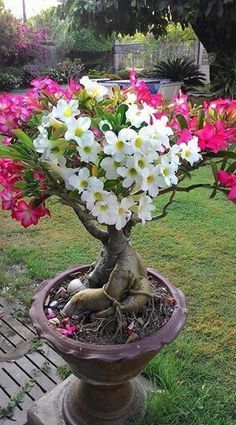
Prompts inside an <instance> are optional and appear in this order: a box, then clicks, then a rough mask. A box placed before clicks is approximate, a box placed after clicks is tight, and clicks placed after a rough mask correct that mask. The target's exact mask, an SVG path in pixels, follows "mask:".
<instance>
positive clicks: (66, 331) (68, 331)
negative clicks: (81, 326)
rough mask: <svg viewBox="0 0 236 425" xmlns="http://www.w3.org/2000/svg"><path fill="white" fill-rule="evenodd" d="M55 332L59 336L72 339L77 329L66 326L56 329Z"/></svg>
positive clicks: (69, 325) (72, 326) (73, 326)
mask: <svg viewBox="0 0 236 425" xmlns="http://www.w3.org/2000/svg"><path fill="white" fill-rule="evenodd" d="M56 330H57V331H58V332H59V333H60V334H61V335H64V336H68V337H72V336H73V335H74V334H75V332H76V331H77V327H76V326H75V325H71V324H67V325H66V327H65V328H56Z"/></svg>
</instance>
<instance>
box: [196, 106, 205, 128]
mask: <svg viewBox="0 0 236 425" xmlns="http://www.w3.org/2000/svg"><path fill="white" fill-rule="evenodd" d="M204 118H205V111H204V109H200V110H199V113H198V120H197V129H198V130H199V129H200V128H202V127H203V123H204Z"/></svg>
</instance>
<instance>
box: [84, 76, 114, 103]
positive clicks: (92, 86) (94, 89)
mask: <svg viewBox="0 0 236 425" xmlns="http://www.w3.org/2000/svg"><path fill="white" fill-rule="evenodd" d="M80 83H81V84H82V85H83V86H84V88H85V90H86V92H87V93H88V95H89V96H90V97H92V98H95V99H96V100H97V101H98V102H100V101H101V100H103V98H104V96H106V95H107V94H108V88H107V87H105V86H102V85H101V84H98V83H96V81H92V80H90V79H89V78H88V77H86V76H84V77H82V78H81V80H80Z"/></svg>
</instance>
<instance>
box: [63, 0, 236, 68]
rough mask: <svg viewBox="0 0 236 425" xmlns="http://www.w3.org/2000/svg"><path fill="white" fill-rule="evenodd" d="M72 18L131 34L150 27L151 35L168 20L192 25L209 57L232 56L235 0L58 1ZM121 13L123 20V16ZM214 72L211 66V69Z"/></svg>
mask: <svg viewBox="0 0 236 425" xmlns="http://www.w3.org/2000/svg"><path fill="white" fill-rule="evenodd" d="M61 2H62V6H61V8H62V10H63V5H64V7H65V6H66V7H67V8H68V7H69V13H70V14H71V16H72V18H74V19H75V20H76V19H77V17H78V15H79V16H80V19H81V20H82V21H84V22H90V23H93V25H96V27H97V28H98V30H100V31H103V32H104V31H106V32H112V31H114V30H115V31H116V32H121V33H124V34H125V33H129V34H133V33H134V32H135V31H136V30H139V31H142V32H146V31H148V30H150V29H151V31H152V32H153V33H154V35H155V36H160V35H163V33H165V32H166V27H167V25H168V21H169V20H172V21H173V22H180V23H181V25H182V27H186V26H188V25H189V24H191V25H192V27H193V29H194V31H195V33H196V35H197V37H198V38H199V40H200V41H201V42H202V44H203V46H204V47H205V49H206V51H207V52H208V53H211V56H212V57H211V59H214V60H215V61H216V62H217V61H218V60H219V59H221V58H222V57H232V56H235V52H236V37H235V31H234V28H235V24H236V0H210V1H205V0H158V1H157V0H129V1H127V0H116V1H111V0H104V1H100V0H97V1H93V0H90V1H86V2H84V0H61ZM124 16H125V19H124ZM212 71H213V75H214V68H213V69H212Z"/></svg>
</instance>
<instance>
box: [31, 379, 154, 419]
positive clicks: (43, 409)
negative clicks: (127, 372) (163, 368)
mask: <svg viewBox="0 0 236 425" xmlns="http://www.w3.org/2000/svg"><path fill="white" fill-rule="evenodd" d="M75 381H77V379H76V378H75V377H74V376H73V375H71V376H70V377H69V378H67V379H66V380H65V381H63V382H62V383H61V384H59V385H58V386H57V387H56V388H54V389H53V390H52V391H50V392H49V393H47V394H46V395H45V396H43V397H42V398H41V399H40V400H38V401H36V402H34V403H33V405H32V407H31V408H30V410H29V411H28V415H27V420H28V422H27V423H28V425H48V424H49V422H50V425H67V424H66V422H65V418H64V414H65V413H66V412H65V403H66V402H67V395H68V394H69V393H70V391H71V389H72V388H74V385H76V383H75ZM133 385H134V386H135V388H136V391H135V392H134V398H133V401H132V402H131V404H130V405H129V406H128V415H129V416H130V418H132V416H133V417H134V420H135V417H136V415H137V414H138V413H139V418H140V415H141V414H142V413H144V411H142V409H136V407H135V406H136V405H138V404H139V402H140V399H141V401H143V400H144V399H147V398H148V395H149V394H151V393H152V391H154V388H153V386H152V385H151V384H150V382H149V381H148V380H147V379H146V378H144V377H143V376H142V375H140V376H139V377H138V378H135V379H134V380H133ZM140 394H141V395H142V397H141V398H140ZM136 396H137V398H136ZM69 403H70V401H69ZM86 406H87V401H86ZM126 407H127V400H126ZM139 407H140V406H139ZM63 409H64V412H63V413H62V410H63ZM131 409H132V411H131ZM72 410H73V409H72ZM83 410H84V417H85V420H86V421H88V418H91V419H92V420H93V422H91V423H92V424H94V425H103V423H104V424H106V425H110V424H111V423H112V425H113V424H115V425H123V424H124V423H125V416H126V415H125V414H124V411H123V412H120V413H121V415H122V413H123V415H122V417H120V418H119V419H118V418H116V419H114V418H113V419H112V420H113V422H111V419H110V418H109V419H108V418H107V419H106V420H105V422H102V420H101V418H100V417H97V416H96V417H95V418H94V417H91V416H90V414H89V413H90V412H89V410H87V411H86V409H85V407H84V409H83ZM67 413H68V412H67ZM110 413H111V412H110ZM126 414H127V412H126ZM69 417H70V418H71V417H72V414H71V411H70V412H69V413H68V419H67V420H69ZM49 418H50V420H49ZM73 420H74V419H73ZM114 420H115V422H114ZM109 421H110V422H109ZM67 423H68V422H67ZM69 423H70V422H69ZM72 423H76V424H78V423H79V425H80V424H81V425H82V424H83V422H78V417H76V422H72ZM85 423H86V424H87V423H88V422H85ZM131 423H132V421H131V420H130V421H129V422H128V423H127V425H130V424H131Z"/></svg>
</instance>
